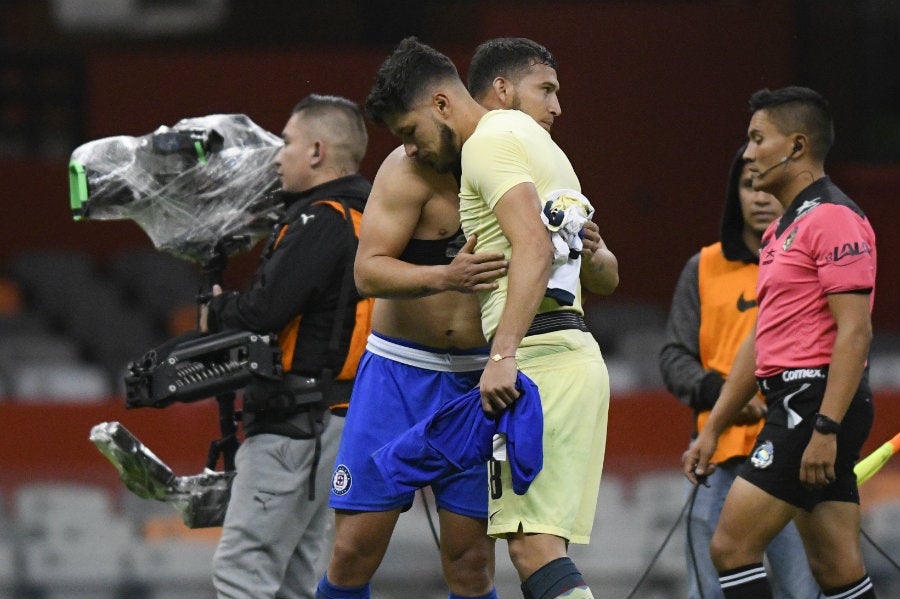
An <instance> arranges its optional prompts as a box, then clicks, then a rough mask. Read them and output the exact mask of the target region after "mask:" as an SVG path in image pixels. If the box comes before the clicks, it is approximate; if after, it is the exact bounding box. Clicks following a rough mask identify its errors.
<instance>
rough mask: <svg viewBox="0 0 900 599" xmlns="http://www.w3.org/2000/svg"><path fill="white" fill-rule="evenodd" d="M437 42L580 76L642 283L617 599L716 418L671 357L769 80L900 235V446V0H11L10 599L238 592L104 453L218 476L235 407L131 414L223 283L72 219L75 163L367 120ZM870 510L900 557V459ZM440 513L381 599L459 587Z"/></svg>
mask: <svg viewBox="0 0 900 599" xmlns="http://www.w3.org/2000/svg"><path fill="white" fill-rule="evenodd" d="M413 34H414V35H417V36H419V37H420V39H422V40H423V41H425V42H426V43H429V44H430V45H433V46H435V47H436V48H438V49H439V50H441V51H443V52H444V53H446V54H447V55H448V56H450V57H451V58H452V59H453V60H454V61H455V62H456V64H457V66H458V68H459V70H460V73H461V75H463V77H465V74H466V70H467V65H468V61H469V59H470V57H471V54H472V51H473V50H474V48H475V47H476V46H477V45H478V44H479V43H480V42H482V41H484V40H485V39H488V38H492V37H497V36H524V37H529V38H532V39H534V40H536V41H538V42H540V43H542V44H544V45H545V46H547V47H548V48H549V49H550V50H551V51H552V52H553V53H554V55H555V56H556V58H557V60H558V62H559V66H560V68H559V77H560V81H561V84H562V89H561V93H560V100H561V103H562V107H563V115H562V117H561V118H560V119H559V120H558V121H557V123H556V124H555V125H554V137H555V139H556V140H557V142H558V143H559V145H560V146H561V147H562V148H563V149H564V150H565V151H566V153H567V154H568V156H569V158H570V159H571V161H572V162H573V164H574V166H575V169H576V171H577V172H578V173H579V176H580V178H581V182H582V187H583V189H584V191H585V193H586V195H587V196H588V197H590V198H591V200H592V202H593V204H594V206H595V207H596V209H597V214H596V216H595V220H596V222H597V223H598V224H599V226H600V230H601V233H602V235H603V237H604V239H605V241H606V242H607V244H608V245H609V247H610V248H611V249H612V250H613V251H614V252H615V253H616V255H617V257H618V259H619V265H620V274H621V284H620V286H619V288H618V290H617V291H616V292H615V294H614V295H613V296H612V297H609V298H592V299H591V300H590V301H589V302H588V304H587V311H588V314H587V318H588V322H589V325H590V327H591V330H592V331H593V333H594V334H595V336H596V337H597V339H598V341H599V343H600V346H601V348H602V349H603V351H604V354H605V356H606V358H607V362H608V364H609V367H610V374H611V379H612V386H613V403H612V406H611V410H610V436H609V445H608V451H607V465H606V469H605V473H604V483H603V485H602V491H601V503H600V507H599V509H598V514H597V526H596V527H595V531H594V537H593V543H592V545H591V546H590V547H589V548H587V549H584V548H577V549H576V550H575V551H573V554H574V555H575V556H576V561H577V562H578V563H579V565H581V566H582V569H583V570H584V571H585V573H586V574H587V575H588V576H589V577H590V579H591V580H596V581H597V582H596V583H592V586H594V588H595V589H597V590H598V593H597V596H598V599H599V598H604V599H606V598H608V599H612V598H617V597H625V596H626V595H628V594H629V591H631V590H632V589H633V588H634V586H635V584H636V583H637V582H638V579H639V578H640V576H641V574H642V573H643V572H644V570H645V568H647V567H648V565H649V564H650V562H651V558H652V556H653V554H654V553H655V552H656V551H657V549H659V547H661V546H662V544H663V542H664V540H665V538H666V535H667V534H668V533H669V532H670V531H671V528H672V526H673V525H674V523H675V522H676V520H677V518H678V515H679V512H680V510H681V508H682V506H683V505H684V502H685V498H686V495H685V493H686V489H685V487H684V483H683V482H682V480H681V477H680V475H679V474H678V470H679V467H680V460H679V458H680V454H681V452H682V451H683V450H684V449H685V448H686V446H687V442H688V438H689V434H690V431H691V429H692V422H691V420H692V419H691V414H690V412H689V410H688V409H687V408H685V407H684V406H682V405H681V404H679V403H678V402H677V401H676V400H675V399H674V398H672V397H671V396H670V395H669V394H668V393H667V392H666V391H665V389H664V388H663V387H662V382H661V377H660V375H659V371H658V367H657V351H658V348H659V346H660V344H661V342H662V334H663V327H664V325H665V319H666V314H667V310H668V303H669V301H670V299H671V294H672V291H673V289H674V286H675V282H676V280H677V277H678V275H679V273H680V271H681V268H682V266H683V265H684V263H685V261H686V260H687V259H688V258H689V257H690V256H691V255H692V254H693V253H694V252H696V251H697V250H698V249H699V248H700V247H701V246H702V245H706V244H709V243H712V242H714V241H715V240H716V239H717V238H718V226H719V215H720V212H721V207H722V203H723V201H724V189H725V177H726V173H727V170H728V166H729V163H730V161H731V158H732V156H733V154H734V152H735V151H736V149H737V148H738V147H739V146H740V145H741V143H742V142H743V141H744V139H745V137H746V126H747V121H748V117H749V114H748V109H747V100H748V98H749V96H750V94H751V93H753V92H754V91H756V90H758V89H760V88H764V87H770V88H776V87H781V86H784V85H791V84H799V85H806V86H809V87H813V88H815V89H817V90H818V91H820V92H822V93H823V94H824V95H825V96H826V97H827V98H829V100H830V101H831V103H832V105H833V109H834V113H835V120H836V123H835V124H836V134H837V135H836V138H837V141H836V145H835V147H834V150H833V151H832V153H831V156H830V159H829V162H828V164H827V165H826V166H827V169H826V170H827V171H828V173H829V175H830V176H831V177H832V179H833V180H834V181H835V182H836V183H837V185H838V186H840V187H841V188H842V189H843V190H844V191H845V192H847V193H848V195H849V196H850V197H851V198H853V199H854V200H856V202H857V203H858V204H859V205H860V206H861V207H862V208H863V210H865V211H866V213H867V215H868V216H869V218H870V219H871V221H872V223H873V226H874V228H875V231H876V234H877V236H878V243H879V247H878V249H879V255H880V264H879V280H878V288H877V291H876V308H875V313H874V323H875V329H876V332H875V340H874V343H873V349H872V358H871V376H872V382H873V384H874V386H875V388H876V410H877V422H876V425H875V428H874V429H873V431H872V435H871V437H870V439H869V443H868V444H867V446H866V450H867V451H871V450H873V449H875V448H876V447H877V446H879V445H881V444H882V443H883V442H885V441H886V440H887V439H888V438H890V437H891V436H893V435H894V434H895V433H897V432H898V430H897V429H898V428H900V427H898V424H900V268H897V265H896V264H895V262H894V260H896V259H897V258H898V256H900V227H898V222H900V197H898V191H897V190H898V189H900V71H898V69H897V65H898V64H900V2H897V1H893V0H828V1H821V0H793V1H786V0H755V1H750V0H722V1H701V0H697V1H688V0H682V1H679V0H668V1H666V0H657V1H650V0H646V1H623V0H620V1H613V0H608V1H603V0H593V1H587V0H582V1H579V0H569V1H559V2H547V1H544V2H538V1H535V0H519V1H504V0H497V1H475V0H447V1H445V2H427V1H418V2H410V1H406V0H332V1H329V2H309V1H307V2H296V1H286V0H270V1H268V2H265V3H260V2H240V1H238V0H181V1H179V0H3V1H2V2H0V36H2V37H0V181H2V190H3V195H2V199H0V239H2V242H0V423H2V425H3V427H4V434H3V435H2V437H0V597H17V598H18V597H61V598H62V597H65V598H69V597H76V596H79V597H80V596H85V597H87V596H91V597H100V596H109V597H151V596H152V597H168V596H172V597H175V596H178V597H197V598H203V597H212V596H213V594H212V591H211V586H210V584H209V558H210V556H211V552H212V549H213V548H214V546H215V540H216V530H215V529H211V530H203V531H188V530H186V529H185V528H184V527H183V526H182V525H180V518H179V517H178V515H177V514H175V513H174V511H173V510H172V509H171V508H170V507H169V506H166V505H163V504H156V503H154V502H150V501H145V500H141V499H139V498H137V497H135V496H134V495H132V494H131V493H129V492H128V491H126V490H125V489H124V488H123V486H122V485H121V484H120V483H119V481H118V478H117V475H116V472H115V470H114V469H113V468H112V466H111V465H110V464H109V463H108V462H107V461H106V460H105V458H104V457H103V456H102V455H101V454H100V453H99V452H98V451H96V449H95V448H94V446H93V445H92V444H91V443H90V442H89V440H88V433H89V431H90V429H91V427H92V426H93V425H94V424H97V423H99V422H105V421H114V420H115V421H120V422H122V423H123V424H124V425H125V426H126V427H127V428H128V429H129V430H131V431H132V432H133V433H134V434H135V435H136V436H137V437H138V438H139V439H141V441H143V442H144V443H145V444H146V445H147V446H149V447H150V448H151V449H152V450H153V451H154V452H155V453H156V454H157V455H159V456H160V457H161V458H162V459H163V460H165V461H166V462H167V463H168V464H169V465H170V466H171V467H172V468H173V470H175V471H176V473H177V474H194V473H197V472H199V471H200V470H201V469H202V467H203V464H204V461H205V456H206V450H207V447H208V444H209V442H210V441H211V440H213V439H215V438H216V437H217V435H218V425H217V422H216V406H215V404H214V402H198V403H195V404H176V405H173V406H171V407H169V408H166V409H164V410H152V409H142V410H130V411H128V412H126V411H125V409H124V401H123V395H122V393H123V383H122V375H123V372H124V368H125V366H126V365H127V363H128V362H129V361H130V360H133V359H137V358H139V357H141V356H142V355H143V353H144V352H145V351H146V350H148V349H150V348H151V347H154V346H156V345H158V344H159V343H160V342H162V341H164V340H165V339H167V338H170V337H171V336H173V335H175V334H177V333H180V332H183V331H186V330H190V329H191V328H192V327H194V324H195V317H196V304H195V294H196V292H197V289H198V286H199V273H198V268H197V265H196V264H193V263H191V262H187V261H185V260H180V259H178V258H175V257H173V256H171V255H169V254H164V253H162V252H159V251H156V250H155V249H154V247H153V244H152V243H151V242H150V241H149V239H148V237H147V236H146V234H145V233H144V232H143V230H142V229H141V228H140V227H138V226H137V225H136V224H135V223H134V222H132V221H129V220H122V221H104V222H99V221H80V222H75V221H73V219H72V213H71V210H70V205H69V189H68V175H67V164H68V161H69V157H70V155H71V153H72V151H73V150H74V149H75V148H76V147H78V146H79V145H81V144H84V143H86V142H88V141H91V140H95V139H99V138H105V137H110V136H117V135H128V136H141V135H145V134H148V133H150V132H152V131H154V130H155V129H157V128H158V127H159V126H161V125H166V126H171V125H174V124H175V123H176V122H177V121H179V120H181V119H183V118H187V117H197V116H203V115H209V114H218V113H241V114H245V115H247V116H248V117H250V119H252V120H253V121H254V122H256V123H257V124H259V125H261V126H262V127H263V128H265V129H268V130H269V131H272V132H274V133H276V134H279V133H280V131H281V127H282V126H283V124H284V122H285V121H286V119H287V117H288V115H289V113H290V110H291V108H292V107H293V105H294V104H295V103H296V102H297V101H298V100H299V99H300V98H302V97H303V96H305V95H307V94H309V93H313V92H315V93H326V94H339V95H344V96H347V97H349V98H351V99H353V100H356V101H357V102H360V103H362V102H363V101H364V100H365V97H366V94H367V93H368V90H369V87H370V86H371V84H372V82H373V79H374V73H375V70H376V69H377V67H378V65H379V64H380V63H381V61H382V60H383V59H384V58H385V57H386V56H387V55H388V54H389V53H390V52H391V50H392V49H393V47H394V46H395V45H396V43H397V42H398V41H399V40H400V39H402V38H403V37H405V36H407V35H413ZM369 134H370V145H369V150H368V153H367V155H366V159H365V161H364V164H363V174H365V175H367V176H369V177H373V176H374V174H375V171H376V169H377V167H378V165H379V164H380V163H381V161H382V159H383V158H384V156H385V155H386V154H387V153H388V152H389V151H390V150H391V149H392V148H393V147H394V146H395V145H396V143H397V141H396V140H395V139H393V138H392V137H391V136H390V135H389V134H388V132H387V131H385V130H382V129H379V128H376V127H370V130H369ZM257 257H258V248H255V249H253V250H250V251H247V252H245V253H243V254H240V255H238V256H235V257H233V258H232V259H231V261H230V263H229V267H228V269H227V270H226V272H225V275H226V282H227V284H228V286H230V287H232V288H238V289H240V288H242V287H243V286H245V285H246V284H247V283H248V281H249V277H250V276H251V275H252V273H253V271H254V269H255V267H256V261H257ZM895 462H900V460H895ZM861 492H862V496H863V510H864V513H865V515H866V520H865V522H864V528H865V529H866V530H867V532H868V533H869V534H870V535H871V537H872V538H873V540H875V541H877V543H878V545H879V546H880V547H882V548H883V549H885V550H886V551H887V552H888V554H889V555H891V556H892V557H893V559H894V560H895V561H896V560H900V467H898V464H897V463H889V464H888V465H887V466H886V467H885V468H884V469H883V470H882V471H881V472H879V474H878V475H876V476H875V477H874V478H873V479H872V480H871V481H869V482H867V483H866V484H865V485H863V487H861ZM425 498H426V499H427V495H426V496H425ZM429 513H430V512H429V510H428V507H427V504H417V505H416V507H415V508H414V509H413V510H412V511H411V512H410V513H409V514H407V515H406V516H404V520H401V522H404V523H405V524H404V526H401V527H400V530H398V534H397V537H398V538H397V540H396V542H395V544H394V545H395V547H394V548H392V552H391V553H390V554H389V556H388V560H387V562H386V564H385V566H384V567H383V568H382V572H380V573H379V577H380V578H379V579H377V581H376V582H377V583H379V584H380V585H381V586H380V587H379V586H378V584H376V590H375V592H376V596H385V597H386V596H392V594H393V596H423V597H425V596H427V597H431V596H433V597H435V598H437V597H442V596H446V593H445V591H443V587H442V583H441V581H440V572H439V569H438V563H437V562H438V559H437V553H436V550H434V553H433V555H432V554H430V553H429V551H431V549H433V545H434V541H433V539H432V538H431V532H430V531H429V529H428V522H427V515H428V514H429ZM429 547H431V549H429ZM864 547H865V548H866V551H867V563H868V566H869V569H870V573H871V574H872V577H873V579H874V580H875V582H876V585H877V589H878V590H879V593H881V595H880V596H882V597H889V596H898V595H900V574H898V572H897V570H896V569H895V568H894V566H892V565H891V564H890V563H889V561H888V560H886V559H885V558H884V557H883V556H881V555H880V554H878V553H877V551H876V550H875V549H874V548H873V546H872V545H871V544H869V543H867V542H866V541H864ZM505 553H506V552H505V547H503V546H502V543H501V544H500V546H499V547H498V561H499V565H498V569H499V575H498V586H499V587H500V590H501V594H502V595H503V596H507V597H515V596H518V590H517V589H518V587H517V584H516V583H515V580H514V576H513V575H512V573H511V566H510V565H509V564H508V561H507V558H506V557H505ZM683 553H684V547H683V533H682V532H676V533H675V535H674V536H673V537H672V540H671V541H670V542H669V543H668V545H667V546H666V548H665V549H664V551H663V552H662V553H661V554H660V560H659V562H657V563H656V565H654V567H653V568H652V569H651V570H650V573H649V575H648V578H647V580H646V582H645V583H643V584H642V586H641V587H640V589H639V590H638V591H637V592H636V593H635V594H634V596H635V597H639V598H640V597H645V598H649V597H660V598H663V597H664V598H668V597H672V598H676V597H679V596H683V594H684V591H683V585H684V581H683V574H682V572H683V567H682V563H683V559H684V558H683ZM402 589H406V591H403V590H402ZM413 589H414V590H413ZM407 591H408V592H407ZM379 593H381V595H378V594H379Z"/></svg>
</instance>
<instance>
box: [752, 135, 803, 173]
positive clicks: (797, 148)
mask: <svg viewBox="0 0 900 599" xmlns="http://www.w3.org/2000/svg"><path fill="white" fill-rule="evenodd" d="M802 149H803V144H801V143H800V142H799V141H795V142H794V149H793V150H791V153H790V154H788V155H787V156H785V157H784V158H782V159H781V160H779V161H778V162H776V163H775V164H773V165H772V166H770V167H769V168H767V169H765V170H762V171H760V172H759V173H757V175H756V178H757V179H762V178H763V177H765V176H766V175H768V174H769V173H770V172H772V171H773V170H775V169H776V168H778V167H779V166H781V165H783V164H785V163H786V162H787V161H788V160H790V159H791V158H793V157H794V154H796V153H797V152H799V151H800V150H802Z"/></svg>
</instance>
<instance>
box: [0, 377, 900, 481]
mask: <svg viewBox="0 0 900 599" xmlns="http://www.w3.org/2000/svg"><path fill="white" fill-rule="evenodd" d="M875 409H876V419H875V424H874V426H873V429H872V433H871V434H870V435H869V441H868V442H867V443H866V446H865V448H864V453H863V455H866V454H868V453H869V452H870V451H873V450H875V449H876V448H877V447H879V446H880V445H881V444H883V443H884V442H886V441H887V440H888V439H890V438H891V437H892V436H894V435H895V434H897V433H898V432H900V431H898V423H900V392H896V391H895V392H880V393H876V395H875ZM217 416H218V414H217V405H216V403H215V401H212V400H209V401H201V402H196V403H193V404H173V405H172V406H169V407H167V408H164V409H161V410H156V409H152V408H141V409H137V410H125V408H124V402H122V401H121V400H119V399H117V398H112V399H109V400H106V401H102V402H100V403H96V404H76V405H72V404H50V403H44V404H41V403H37V404H34V403H32V404H20V403H14V402H9V401H6V402H2V403H0V422H2V423H3V427H4V431H5V433H4V434H3V435H2V436H0V464H3V468H2V469H0V489H2V488H3V487H7V488H8V487H10V486H14V485H16V484H19V483H22V482H24V481H35V480H42V479H53V480H57V479H64V480H66V479H68V480H75V481H85V482H90V483H92V484H98V485H107V486H109V487H110V488H111V489H118V488H119V487H121V484H120V483H119V480H118V475H117V473H116V471H115V469H114V468H113V466H112V465H111V464H110V463H109V462H108V461H107V459H106V458H105V457H104V456H103V455H102V454H100V452H99V451H97V449H96V448H95V447H94V445H93V444H92V443H91V442H90V441H89V439H88V436H89V434H90V431H91V428H92V427H93V426H94V425H96V424H99V423H101V422H112V421H117V422H121V423H122V425H124V426H125V428H127V429H128V430H129V431H131V432H132V434H134V435H135V436H136V437H137V438H138V439H140V440H141V442H143V443H144V445H145V446H147V447H148V448H149V449H151V450H152V451H153V452H154V453H155V454H156V455H157V456H159V457H160V458H161V459H162V460H163V461H164V462H166V463H167V464H168V465H169V466H170V467H171V468H172V469H173V470H174V471H175V473H176V474H178V475H189V474H197V473H199V472H200V471H201V470H202V469H203V466H204V463H205V461H206V452H207V449H208V448H209V443H210V441H212V440H214V439H217V438H218V436H219V431H218V421H217ZM692 427H693V424H692V418H691V415H690V412H689V410H688V409H687V408H685V407H684V406H682V405H681V404H679V403H678V402H677V401H676V400H675V399H673V398H672V397H671V396H670V395H668V394H667V393H666V392H664V391H656V392H643V393H631V394H627V395H620V396H617V397H614V398H613V401H612V403H611V404H610V412H609V432H608V440H607V452H606V466H605V468H604V471H606V472H611V473H614V474H616V475H619V476H622V477H624V478H629V477H634V476H637V475H639V474H641V473H644V472H647V471H652V470H670V471H671V470H675V471H677V470H678V469H679V468H680V464H681V454H682V452H684V450H685V449H687V443H688V439H689V434H690V431H691V430H692Z"/></svg>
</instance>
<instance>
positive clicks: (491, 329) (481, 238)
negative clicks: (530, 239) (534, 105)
mask: <svg viewBox="0 0 900 599" xmlns="http://www.w3.org/2000/svg"><path fill="white" fill-rule="evenodd" d="M526 182H530V183H533V184H534V186H535V188H536V189H537V192H538V195H539V196H540V197H541V198H544V197H546V196H547V194H548V193H550V192H551V191H553V190H557V189H575V190H578V191H580V190H581V184H580V183H579V181H578V177H577V176H576V175H575V171H574V169H573V168H572V165H571V163H570V162H569V159H568V158H567V157H566V155H565V154H564V153H563V151H562V150H561V149H560V148H559V146H557V145H556V143H554V141H553V139H552V138H551V137H550V134H549V133H548V132H547V131H545V130H544V129H543V128H541V126H540V125H538V124H537V123H536V122H535V121H534V120H533V119H532V118H531V117H529V116H528V115H526V114H525V113H524V112H520V111H518V110H493V111H491V112H488V113H487V114H486V115H484V116H483V117H482V118H481V120H480V121H479V123H478V127H476V129H475V132H474V133H473V134H472V136H471V137H469V139H468V140H466V143H465V144H464V145H463V148H462V180H461V182H460V192H459V200H460V201H459V211H460V220H461V222H462V227H463V231H464V232H465V234H466V237H469V236H471V235H476V236H477V237H478V243H477V245H476V246H475V251H476V252H503V254H504V255H505V256H506V257H507V258H508V257H509V255H510V249H511V248H510V244H509V241H508V240H507V239H506V237H505V236H504V235H503V231H502V230H501V229H500V225H499V223H498V222H497V218H496V217H495V216H494V213H493V208H494V206H496V204H497V202H498V201H499V200H500V198H501V197H503V194H505V193H506V192H507V191H509V190H510V189H511V188H513V187H515V186H516V185H519V184H520V183H526ZM535 218H540V215H539V214H538V213H537V212H535ZM548 234H549V232H548ZM498 284H499V287H498V288H497V289H495V290H494V291H492V292H484V293H480V294H479V301H480V302H481V322H482V328H483V330H484V334H485V336H486V337H487V338H488V339H491V338H493V336H494V333H495V331H496V330H497V326H498V324H499V322H500V316H501V314H502V312H503V306H504V305H505V303H506V291H507V279H506V277H501V278H500V279H499V280H498ZM558 309H560V306H559V304H557V303H556V301H555V300H552V299H549V298H544V300H543V301H542V302H541V306H540V308H539V310H538V312H549V311H552V310H558ZM567 309H571V310H575V311H576V312H578V313H579V314H581V313H583V310H582V308H581V292H580V288H579V290H578V293H576V297H575V303H574V305H573V306H571V307H567Z"/></svg>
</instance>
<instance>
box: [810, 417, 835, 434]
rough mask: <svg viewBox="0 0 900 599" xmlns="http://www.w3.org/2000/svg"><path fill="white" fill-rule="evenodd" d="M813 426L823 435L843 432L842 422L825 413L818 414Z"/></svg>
mask: <svg viewBox="0 0 900 599" xmlns="http://www.w3.org/2000/svg"><path fill="white" fill-rule="evenodd" d="M813 428H815V429H816V430H817V431H819V432H820V433H822V434H823V435H836V434H838V433H839V432H841V423H840V422H835V421H834V420H832V419H831V418H829V417H828V416H826V415H825V414H816V422H815V424H813Z"/></svg>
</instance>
